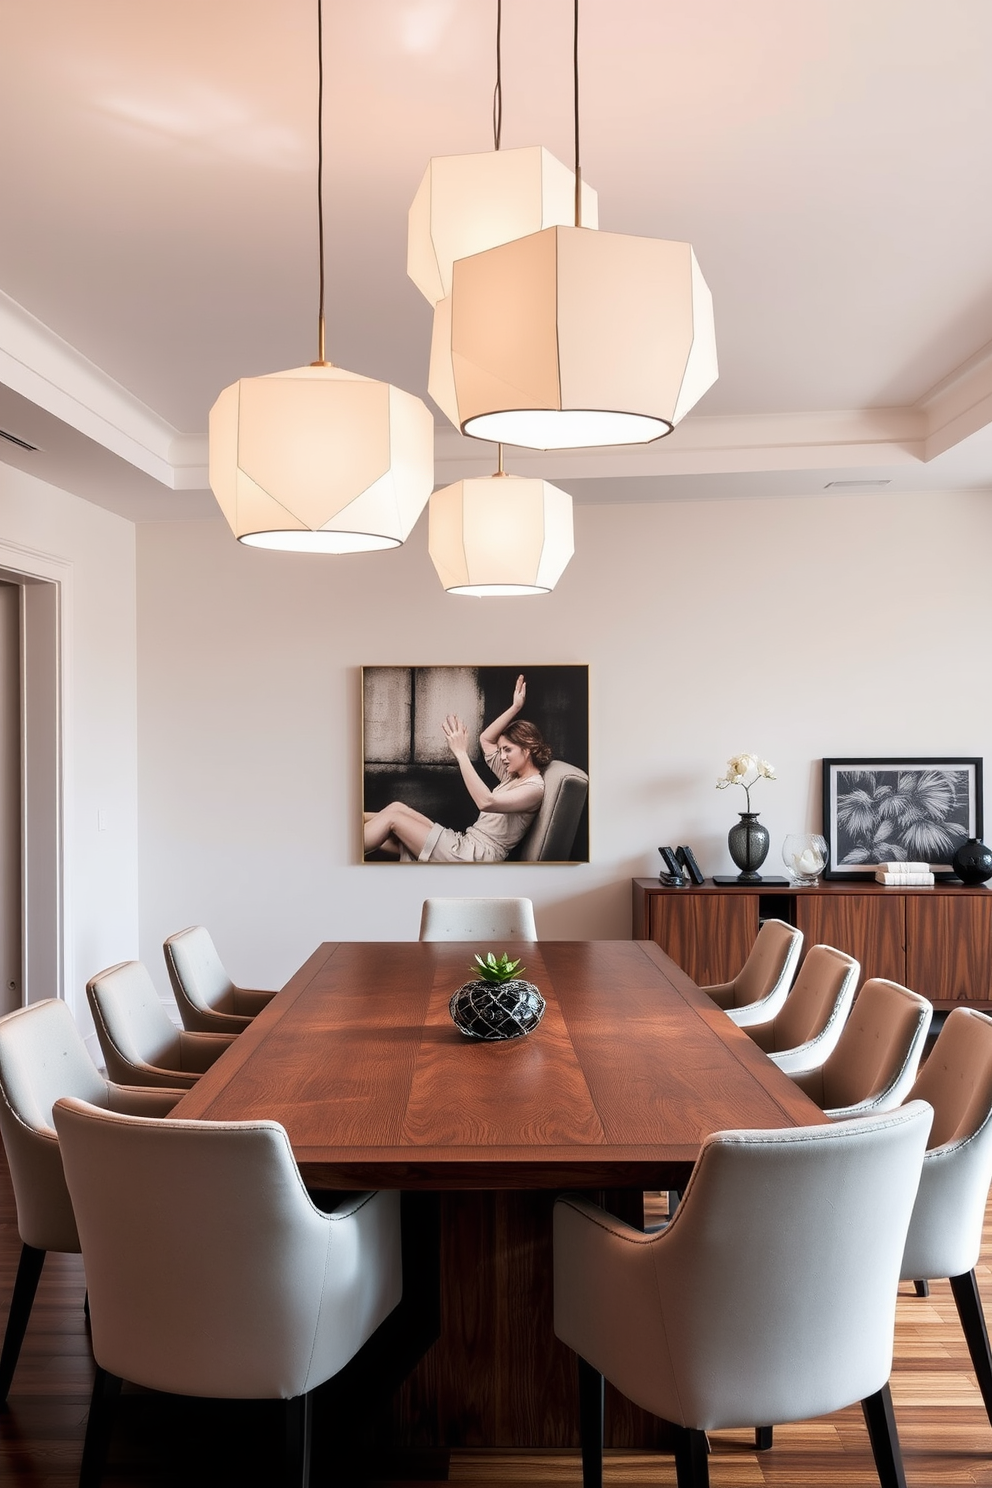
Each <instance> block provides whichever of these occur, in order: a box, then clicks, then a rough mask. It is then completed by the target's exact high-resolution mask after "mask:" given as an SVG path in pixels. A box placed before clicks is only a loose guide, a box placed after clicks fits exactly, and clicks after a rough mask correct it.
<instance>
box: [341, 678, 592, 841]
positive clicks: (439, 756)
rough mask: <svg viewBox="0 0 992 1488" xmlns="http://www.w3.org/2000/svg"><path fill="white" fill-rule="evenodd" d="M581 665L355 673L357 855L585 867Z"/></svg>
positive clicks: (584, 686)
mask: <svg viewBox="0 0 992 1488" xmlns="http://www.w3.org/2000/svg"><path fill="white" fill-rule="evenodd" d="M588 770H589V668H588V667H587V666H569V665H563V666H534V667H527V666H498V667H497V666H477V667H475V666H428V667H419V666H408V667H397V666H389V667H363V668H362V837H363V860H364V861H365V862H366V863H368V862H377V863H430V864H437V863H449V864H450V863H489V864H492V863H511V862H529V863H587V862H588V861H589V803H588V795H589V774H588Z"/></svg>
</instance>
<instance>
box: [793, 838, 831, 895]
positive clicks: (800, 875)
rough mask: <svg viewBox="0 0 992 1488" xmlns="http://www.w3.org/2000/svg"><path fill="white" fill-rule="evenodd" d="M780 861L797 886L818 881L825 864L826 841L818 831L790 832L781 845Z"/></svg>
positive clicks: (806, 885)
mask: <svg viewBox="0 0 992 1488" xmlns="http://www.w3.org/2000/svg"><path fill="white" fill-rule="evenodd" d="M782 861H783V863H784V864H785V866H786V868H787V869H788V870H789V877H790V878H791V879H792V882H793V883H794V884H796V885H797V886H798V887H800V888H802V887H804V886H805V887H808V886H809V885H810V884H815V883H818V882H819V880H820V874H821V873H822V872H823V870H824V868H826V866H827V843H826V839H825V838H823V837H821V836H820V835H819V833H818V832H790V833H789V835H788V837H786V839H785V842H784V843H783V845H782Z"/></svg>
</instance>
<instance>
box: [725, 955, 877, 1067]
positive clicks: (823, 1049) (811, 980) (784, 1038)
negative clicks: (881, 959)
mask: <svg viewBox="0 0 992 1488" xmlns="http://www.w3.org/2000/svg"><path fill="white" fill-rule="evenodd" d="M860 975H861V963H860V962H858V961H855V959H854V957H853V956H847V955H845V954H844V952H843V951H837V950H835V949H834V947H833V946H827V945H815V946H810V948H809V950H808V951H807V952H806V957H805V960H804V961H803V964H802V966H800V968H799V971H798V973H797V975H796V980H795V981H794V982H793V984H792V986H791V988H790V989H789V995H788V997H786V999H785V1002H784V1003H783V1004H782V1006H781V1008H780V1009H779V1011H778V1012H777V1013H776V1014H775V1016H774V1018H772V1019H771V1020H770V1021H769V1022H767V1023H749V1024H748V1025H747V1027H746V1029H745V1032H746V1033H748V1034H749V1035H750V1037H751V1038H752V1039H753V1040H754V1042H755V1043H756V1044H757V1045H758V1047H759V1049H764V1051H765V1053H766V1054H767V1055H768V1057H769V1059H770V1060H771V1061H772V1063H773V1064H777V1065H778V1067H779V1069H781V1070H786V1071H787V1072H788V1073H789V1074H798V1073H800V1072H801V1071H803V1070H811V1069H816V1068H817V1066H818V1065H821V1064H823V1063H824V1061H825V1060H826V1059H827V1058H828V1056H829V1055H830V1054H832V1053H833V1051H834V1049H835V1048H836V1047H837V1040H838V1039H839V1038H840V1036H841V1032H842V1031H843V1028H844V1024H845V1023H846V1022H847V1019H848V1015H849V1014H850V1011H851V1005H852V1003H853V1002H854V994H855V992H856V991H857V986H858V978H859V976H860Z"/></svg>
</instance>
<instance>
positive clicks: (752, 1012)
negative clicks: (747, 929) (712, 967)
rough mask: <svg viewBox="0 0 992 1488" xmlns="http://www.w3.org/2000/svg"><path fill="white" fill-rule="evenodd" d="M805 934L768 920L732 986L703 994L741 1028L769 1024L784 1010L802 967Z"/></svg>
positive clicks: (722, 985) (721, 984)
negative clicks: (798, 968)
mask: <svg viewBox="0 0 992 1488" xmlns="http://www.w3.org/2000/svg"><path fill="white" fill-rule="evenodd" d="M802 948H803V932H802V931H801V930H797V929H796V927H795V926H794V925H787V924H786V923H785V921H784V920H765V921H764V922H763V923H762V924H761V926H760V927H759V929H758V934H757V935H756V937H755V941H754V945H753V946H752V947H751V950H750V952H749V954H748V958H747V960H746V961H745V962H744V965H743V967H742V968H741V970H740V971H739V972H738V973H737V975H736V976H735V977H734V979H733V981H731V982H719V983H717V985H716V986H713V987H703V988H701V991H703V992H705V993H707V995H708V996H710V997H712V999H713V1001H714V1002H715V1003H716V1004H717V1005H718V1007H722V1008H723V1009H724V1011H725V1012H726V1013H727V1014H728V1015H729V1016H730V1018H731V1019H732V1020H733V1022H735V1023H736V1024H737V1025H738V1027H739V1028H746V1027H747V1026H748V1025H749V1024H750V1023H767V1022H768V1021H769V1020H770V1019H771V1018H774V1017H775V1014H776V1013H777V1012H778V1011H779V1009H780V1008H781V1007H782V1004H783V1003H784V1002H785V999H786V997H787V996H788V992H789V988H790V987H791V986H792V979H793V977H794V976H795V974H796V967H797V966H798V965H799V954H800V952H801V950H802Z"/></svg>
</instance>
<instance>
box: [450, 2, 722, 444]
mask: <svg viewBox="0 0 992 1488" xmlns="http://www.w3.org/2000/svg"><path fill="white" fill-rule="evenodd" d="M578 9H579V7H578V0H574V25H575V30H574V47H573V72H574V114H575V183H576V190H575V218H574V226H571V227H562V226H557V227H549V228H546V229H544V231H542V232H537V233H533V234H531V235H530V236H528V237H525V238H519V239H517V240H515V241H513V242H509V243H504V244H501V245H500V246H498V247H495V248H491V249H489V250H487V251H486V252H483V253H478V254H474V255H472V256H471V257H466V258H461V259H459V260H457V262H456V263H455V265H454V268H453V271H452V290H451V300H450V307H449V310H448V312H447V314H448V316H449V318H450V330H448V329H447V327H441V330H440V334H441V335H442V336H444V335H445V334H448V335H449V336H450V343H449V344H450V369H451V370H450V386H448V387H443V386H441V383H440V381H439V384H438V385H439V389H440V391H441V393H442V396H444V397H445V399H446V402H447V405H448V406H447V409H446V411H448V412H449V416H450V415H451V412H452V410H453V411H454V417H455V421H456V422H457V424H458V426H459V427H460V428H461V429H462V430H463V432H464V433H466V434H471V435H473V436H475V437H477V438H480V439H490V440H497V441H501V442H504V443H507V444H517V445H524V446H528V447H530V448H534V449H563V448H579V447H588V446H593V445H611V444H643V443H646V442H648V441H649V440H653V439H658V438H660V437H661V436H662V435H665V434H668V433H670V432H671V430H672V429H673V428H674V426H675V425H676V424H677V423H678V421H679V420H680V419H681V418H682V417H683V416H684V415H685V414H686V413H687V412H688V411H689V409H690V408H692V407H693V405H694V404H695V403H696V402H697V401H698V400H699V398H701V397H702V395H703V393H704V392H705V391H706V389H707V388H708V387H710V386H711V385H712V384H713V383H714V382H715V381H716V377H717V358H716V337H715V332H714V327H713V301H712V298H711V296H710V292H709V289H708V288H707V286H706V282H705V280H704V279H703V276H702V273H701V272H700V269H699V265H698V263H697V262H696V257H695V254H694V253H693V251H692V247H691V245H690V244H688V243H672V242H663V241H659V240H658V239H654V238H640V237H631V236H626V235H623V234H618V233H604V232H601V231H600V232H591V231H589V229H588V228H587V227H584V226H583V218H582V198H581V180H582V173H581V168H580V165H579V105H578V97H579V93H578V86H579V85H578ZM444 359H445V358H444V357H443V355H442V353H441V351H437V352H436V353H435V362H436V365H437V366H438V367H440V366H441V364H442V361H443V360H444ZM431 393H432V396H435V397H436V396H437V395H436V394H435V391H434V388H433V387H432V388H431Z"/></svg>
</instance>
